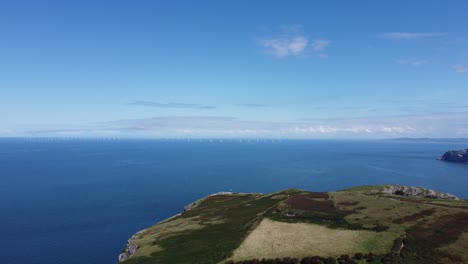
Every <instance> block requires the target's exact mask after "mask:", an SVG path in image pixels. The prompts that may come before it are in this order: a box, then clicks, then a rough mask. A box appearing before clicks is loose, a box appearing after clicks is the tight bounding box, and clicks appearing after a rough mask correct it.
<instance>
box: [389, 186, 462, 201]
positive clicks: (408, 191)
mask: <svg viewBox="0 0 468 264" xmlns="http://www.w3.org/2000/svg"><path fill="white" fill-rule="evenodd" d="M381 192H382V193H388V194H396V195H402V196H419V197H427V198H434V199H445V200H460V198H458V197H457V196H455V195H453V194H450V193H444V192H438V191H434V190H431V189H426V188H421V187H410V186H402V185H385V186H384V188H383V190H382V191H381Z"/></svg>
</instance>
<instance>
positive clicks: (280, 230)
mask: <svg viewBox="0 0 468 264" xmlns="http://www.w3.org/2000/svg"><path fill="white" fill-rule="evenodd" d="M395 238H396V237H393V235H392V234H388V233H386V232H379V233H377V232H373V231H367V230H345V229H333V228H328V227H326V226H323V225H317V224H310V223H285V222H278V221H273V220H270V219H267V218H265V219H263V220H262V222H261V223H260V225H259V226H258V227H257V228H255V230H253V231H252V232H251V233H250V234H249V235H248V237H247V238H246V239H245V240H244V242H243V243H242V244H241V245H240V246H239V248H238V249H236V250H235V251H234V255H233V257H232V260H234V261H240V260H248V259H253V258H277V257H280V258H283V257H291V256H294V257H298V258H302V257H306V256H316V255H319V256H324V257H328V256H334V257H338V256H340V255H342V254H354V253H358V252H360V253H369V252H372V253H375V254H385V253H386V252H388V251H390V249H391V247H392V245H393V240H394V239H395Z"/></svg>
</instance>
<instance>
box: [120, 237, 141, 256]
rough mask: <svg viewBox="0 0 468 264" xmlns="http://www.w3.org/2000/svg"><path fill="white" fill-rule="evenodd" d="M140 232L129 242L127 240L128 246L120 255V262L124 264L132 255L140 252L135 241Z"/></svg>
mask: <svg viewBox="0 0 468 264" xmlns="http://www.w3.org/2000/svg"><path fill="white" fill-rule="evenodd" d="M140 232H142V231H140ZM140 232H138V233H136V234H134V235H133V236H132V237H131V238H130V239H129V240H127V245H125V248H124V250H123V251H122V253H120V254H119V262H123V261H125V260H127V259H128V258H129V257H130V256H131V255H133V254H134V253H135V252H136V251H137V250H138V248H139V247H138V245H137V244H136V243H135V240H136V239H137V237H138V234H139V233H140Z"/></svg>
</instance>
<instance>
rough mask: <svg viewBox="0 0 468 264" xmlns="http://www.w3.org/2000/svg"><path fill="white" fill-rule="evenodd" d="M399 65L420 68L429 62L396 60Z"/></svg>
mask: <svg viewBox="0 0 468 264" xmlns="http://www.w3.org/2000/svg"><path fill="white" fill-rule="evenodd" d="M396 61H397V62H398V63H400V64H407V65H411V66H421V65H426V64H429V63H431V61H430V60H423V59H400V60H396Z"/></svg>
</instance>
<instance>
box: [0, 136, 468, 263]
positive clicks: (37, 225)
mask: <svg viewBox="0 0 468 264" xmlns="http://www.w3.org/2000/svg"><path fill="white" fill-rule="evenodd" d="M466 144H467V143H466V142H465V144H463V143H462V142H459V143H457V142H448V143H430V142H426V143H424V142H419V143H414V142H413V143H408V142H394V141H281V142H245V141H244V142H239V141H226V140H224V141H223V142H218V141H215V142H210V141H202V142H200V141H198V142H196V141H190V142H186V141H162V140H154V141H150V140H26V139H0V260H1V263H7V264H39V263H40V264H44V263H46V264H74V263H76V264H106V263H116V260H117V255H118V254H119V253H120V251H121V249H122V248H123V246H124V245H125V243H126V240H127V239H128V238H129V237H130V236H131V235H132V234H133V233H135V232H136V231H138V230H140V229H142V228H145V227H147V226H150V225H152V224H154V223H156V222H158V221H160V220H162V219H164V218H167V217H169V216H171V215H174V214H176V213H178V212H180V210H181V209H182V208H183V206H185V205H186V204H188V203H190V202H191V201H193V200H195V199H198V198H200V197H203V196H206V195H208V194H211V193H214V192H218V191H230V190H232V191H237V192H265V193H266V192H272V191H277V190H281V189H285V188H292V187H294V188H302V189H307V190H313V191H329V190H339V189H343V188H347V187H351V186H356V185H369V184H385V183H395V184H405V185H416V186H423V187H428V188H434V189H438V190H441V191H445V192H450V193H453V194H455V195H458V196H461V197H464V198H468V165H465V164H454V163H447V162H441V161H437V160H435V158H437V157H438V156H440V155H441V154H443V153H444V152H445V151H446V150H449V149H462V148H466V147H467V145H466Z"/></svg>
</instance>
